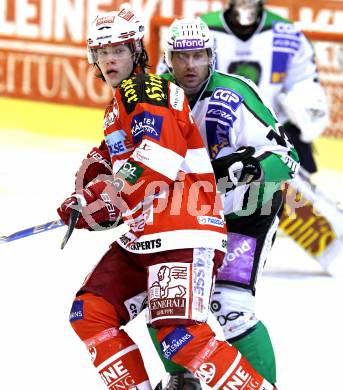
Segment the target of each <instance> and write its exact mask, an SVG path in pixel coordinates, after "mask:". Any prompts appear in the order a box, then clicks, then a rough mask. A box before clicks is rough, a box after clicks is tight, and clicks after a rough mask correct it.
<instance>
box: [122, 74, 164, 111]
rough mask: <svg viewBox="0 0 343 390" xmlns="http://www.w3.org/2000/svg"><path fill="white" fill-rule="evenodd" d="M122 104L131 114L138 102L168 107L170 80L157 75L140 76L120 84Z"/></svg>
mask: <svg viewBox="0 0 343 390" xmlns="http://www.w3.org/2000/svg"><path fill="white" fill-rule="evenodd" d="M120 94H121V98H122V102H123V104H124V107H125V109H126V112H127V113H128V114H131V113H132V112H133V111H134V110H135V108H136V105H137V103H138V102H140V103H149V104H152V105H154V106H161V107H168V80H164V79H162V78H161V77H159V76H157V75H150V74H149V75H146V74H138V75H137V76H135V77H133V78H131V79H128V80H124V81H123V82H122V83H121V84H120Z"/></svg>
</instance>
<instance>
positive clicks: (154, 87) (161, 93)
mask: <svg viewBox="0 0 343 390" xmlns="http://www.w3.org/2000/svg"><path fill="white" fill-rule="evenodd" d="M163 81H164V80H163V79H162V78H161V77H160V76H157V75H152V74H149V75H148V80H146V81H145V86H146V87H145V93H146V95H147V96H148V98H149V99H151V100H153V101H154V100H155V101H157V102H160V101H162V100H167V96H168V93H167V92H166V91H165V90H164V89H165V88H164V86H163Z"/></svg>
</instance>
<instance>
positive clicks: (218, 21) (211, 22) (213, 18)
mask: <svg viewBox="0 0 343 390" xmlns="http://www.w3.org/2000/svg"><path fill="white" fill-rule="evenodd" d="M222 14H223V13H222V12H221V11H215V12H208V13H207V14H203V15H200V18H201V19H202V20H203V21H204V22H205V23H206V24H207V25H208V26H209V27H210V28H211V29H219V30H220V29H221V30H224V27H223V22H222V17H223V16H222Z"/></svg>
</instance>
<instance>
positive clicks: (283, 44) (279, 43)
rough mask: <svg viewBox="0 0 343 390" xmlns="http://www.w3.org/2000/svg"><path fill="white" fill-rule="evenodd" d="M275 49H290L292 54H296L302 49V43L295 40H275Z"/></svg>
mask: <svg viewBox="0 0 343 390" xmlns="http://www.w3.org/2000/svg"><path fill="white" fill-rule="evenodd" d="M273 47H274V48H275V49H277V48H283V49H289V50H290V52H293V53H294V52H296V51H298V50H299V47H300V41H299V40H295V39H289V38H276V37H274V38H273Z"/></svg>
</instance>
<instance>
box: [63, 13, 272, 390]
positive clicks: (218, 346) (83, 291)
mask: <svg viewBox="0 0 343 390" xmlns="http://www.w3.org/2000/svg"><path fill="white" fill-rule="evenodd" d="M143 35H144V27H143V25H142V23H141V22H140V20H139V19H138V18H137V17H136V16H135V15H134V14H133V13H132V12H131V11H129V10H127V9H124V8H123V9H121V10H120V11H115V12H109V13H106V14H101V15H98V16H97V18H96V19H95V20H94V22H93V23H92V24H91V26H90V30H89V35H88V41H87V43H88V59H89V62H90V63H91V64H94V67H95V69H96V70H97V71H98V76H99V77H102V78H103V79H104V80H105V81H106V82H107V84H108V85H109V86H110V87H111V88H112V90H113V100H112V102H111V104H110V105H109V106H108V107H107V108H106V111H105V117H104V135H105V142H102V143H101V146H100V147H99V148H94V149H93V150H92V151H91V152H90V154H89V155H88V156H87V159H86V160H84V161H83V163H82V165H81V168H80V171H79V172H78V174H77V178H76V184H77V185H76V192H74V193H73V194H72V195H71V197H69V198H67V199H66V200H65V201H64V202H63V203H62V205H61V206H60V207H59V209H58V213H59V215H60V217H61V218H62V219H63V221H64V222H65V223H68V220H69V217H70V214H71V211H72V210H73V208H75V207H76V205H77V204H78V203H79V204H80V205H81V215H80V216H79V218H78V220H77V224H76V227H77V228H93V229H94V228H97V227H100V226H103V225H106V224H111V223H116V221H117V220H118V219H119V218H122V219H123V221H124V223H126V224H128V225H129V226H130V231H129V232H128V233H127V234H125V235H123V236H122V237H121V238H120V239H119V240H117V242H114V243H113V244H112V245H111V247H110V249H109V250H108V251H107V252H106V253H105V255H104V256H103V257H102V259H101V260H100V262H99V263H98V264H97V265H96V267H95V268H94V269H93V271H92V272H91V273H90V274H89V276H88V277H87V278H86V280H85V282H84V284H83V286H82V287H81V288H80V290H79V291H78V293H77V296H76V298H75V301H74V303H73V306H72V309H71V314H70V321H71V324H72V326H73V328H74V330H75V331H76V333H77V334H78V336H79V337H80V338H81V339H82V341H83V342H84V343H85V345H86V346H87V348H88V350H89V352H90V356H91V359H92V362H93V364H94V365H95V367H96V368H97V370H98V372H99V374H100V375H101V377H102V379H103V380H104V382H105V384H106V386H107V388H109V389H116V388H121V389H128V388H133V387H136V388H138V389H150V388H151V386H150V383H149V379H148V375H147V373H146V370H145V368H144V364H143V360H142V357H141V355H140V352H139V350H138V347H137V345H136V344H135V343H134V342H133V341H132V340H131V339H130V337H129V336H128V335H127V334H126V333H125V332H124V330H122V329H120V326H121V325H123V324H126V323H127V322H128V321H129V320H130V318H131V317H132V316H131V313H130V308H131V307H132V305H131V303H132V302H135V303H137V302H141V304H142V305H143V304H144V302H143V300H144V296H145V291H146V288H147V287H148V291H147V292H148V317H149V323H150V324H151V326H153V327H155V328H156V329H157V337H158V339H159V341H160V343H161V346H162V347H163V349H164V352H165V354H166V356H168V358H169V359H171V360H172V361H174V362H176V363H178V364H181V365H183V366H184V367H187V369H188V370H190V371H191V372H192V373H193V374H194V375H196V376H198V377H199V378H201V379H202V380H204V381H205V383H207V385H209V386H211V387H215V388H218V389H224V388H232V386H236V385H237V384H238V383H239V384H240V385H241V386H243V385H244V387H245V388H254V389H264V390H268V389H273V388H274V387H273V385H271V384H269V383H268V382H267V381H266V380H265V379H264V378H263V377H261V376H260V375H259V374H258V373H257V372H256V371H254V369H253V368H252V367H251V366H250V365H249V364H248V362H247V361H246V360H245V359H244V358H243V357H242V356H241V354H240V353H239V352H238V351H237V350H236V349H235V348H234V347H232V346H230V345H229V344H228V343H227V342H225V341H219V340H216V339H215V337H214V333H213V331H212V330H211V329H210V327H209V326H208V325H207V324H206V320H207V316H208V309H209V304H210V295H211V292H212V284H213V279H214V275H215V274H216V270H217V267H218V266H220V265H221V263H222V259H223V256H224V252H225V248H226V228H225V223H224V221H223V219H222V217H221V211H222V210H221V207H222V206H221V203H220V200H219V198H218V197H217V194H216V183H215V178H214V174H213V171H212V167H211V163H210V160H209V158H208V157H207V152H206V149H205V147H204V145H203V142H202V139H201V136H200V134H199V131H198V128H197V126H196V125H195V123H194V120H193V118H192V114H191V112H190V109H189V106H188V102H187V99H186V98H185V95H184V92H183V90H182V89H181V88H179V87H178V86H176V85H175V84H173V83H171V82H170V81H167V80H163V79H162V78H160V77H159V76H155V75H151V74H146V73H145V68H146V64H147V56H146V52H145V50H144V46H143ZM93 161H94V164H92V162H93ZM78 207H80V206H78Z"/></svg>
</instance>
